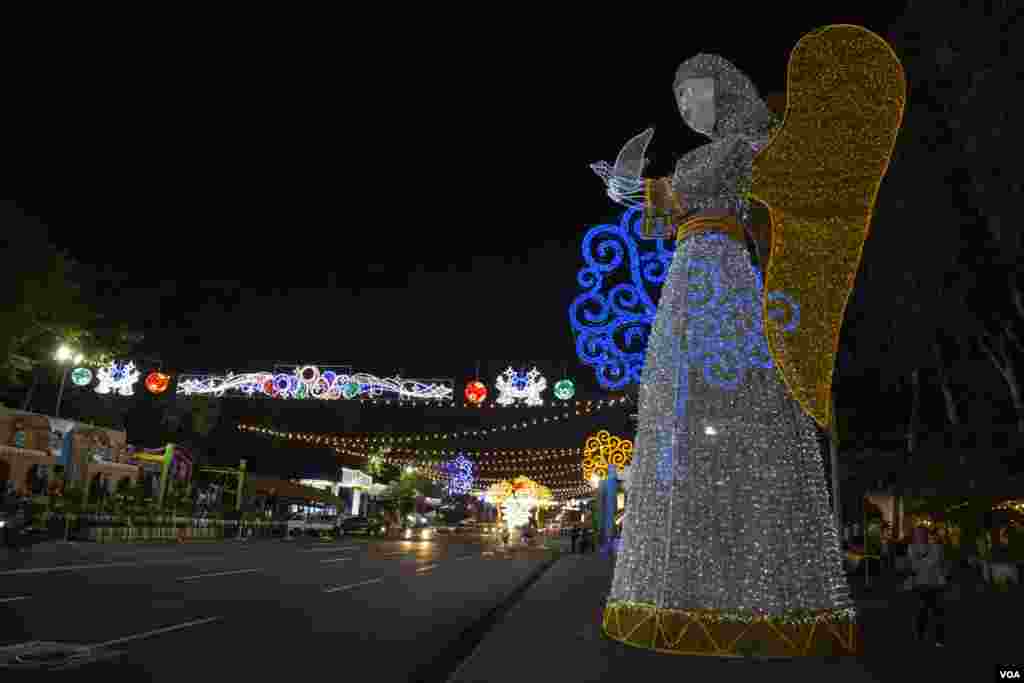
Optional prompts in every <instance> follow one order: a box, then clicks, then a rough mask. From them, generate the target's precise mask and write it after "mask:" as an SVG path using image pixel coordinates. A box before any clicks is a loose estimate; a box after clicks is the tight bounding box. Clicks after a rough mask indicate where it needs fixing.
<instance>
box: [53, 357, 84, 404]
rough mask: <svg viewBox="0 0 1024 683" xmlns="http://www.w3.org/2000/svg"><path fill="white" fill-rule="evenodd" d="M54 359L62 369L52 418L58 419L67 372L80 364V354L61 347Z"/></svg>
mask: <svg viewBox="0 0 1024 683" xmlns="http://www.w3.org/2000/svg"><path fill="white" fill-rule="evenodd" d="M54 358H56V359H57V362H58V363H60V364H61V365H62V366H63V367H64V370H63V372H62V373H61V378H60V391H58V392H57V407H56V408H54V411H53V412H54V417H60V402H61V399H62V398H64V384H65V383H66V382H67V381H68V372H69V371H70V370H71V366H72V365H74V364H76V363H81V362H82V354H80V353H75V352H74V351H72V350H71V349H70V348H68V347H67V346H64V345H61V347H60V348H59V349H57V353H56V354H54Z"/></svg>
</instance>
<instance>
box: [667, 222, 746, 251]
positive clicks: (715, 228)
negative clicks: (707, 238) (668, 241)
mask: <svg viewBox="0 0 1024 683" xmlns="http://www.w3.org/2000/svg"><path fill="white" fill-rule="evenodd" d="M701 232H721V233H724V234H726V235H728V236H729V237H731V238H733V239H734V240H736V241H737V242H739V243H740V244H743V245H746V243H747V239H746V233H745V232H744V230H743V226H742V225H740V222H739V221H737V220H736V218H735V217H734V216H728V215H727V216H701V217H698V218H691V219H690V220H688V221H686V222H684V223H682V224H680V226H679V230H678V232H677V233H676V240H677V241H682V240H684V239H686V238H687V237H690V236H691V235H696V234H697V233H701Z"/></svg>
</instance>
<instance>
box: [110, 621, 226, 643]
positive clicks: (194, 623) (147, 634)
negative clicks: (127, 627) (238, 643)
mask: <svg viewBox="0 0 1024 683" xmlns="http://www.w3.org/2000/svg"><path fill="white" fill-rule="evenodd" d="M223 618H224V617H208V618H206V619H196V620H195V621H186V622H185V623H184V624H178V625H177V626H168V627H167V628H158V629H154V630H152V631H146V632H145V633H136V634H135V635H132V636H125V637H124V638H115V639H114V640H108V641H106V642H103V643H96V644H95V645H90V647H109V646H110V645H119V644H121V643H126V642H128V641H129V640H138V639H140V638H148V637H150V636H155V635H158V634H160V633H170V632H171V631H178V630H180V629H183V628H188V627H189V626H200V625H202V624H209V623H210V622H211V621H219V620H221V619H223Z"/></svg>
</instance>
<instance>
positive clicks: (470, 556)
mask: <svg viewBox="0 0 1024 683" xmlns="http://www.w3.org/2000/svg"><path fill="white" fill-rule="evenodd" d="M474 557H476V555H463V556H462V557H457V558H455V559H457V560H472V559H473V558H474Z"/></svg>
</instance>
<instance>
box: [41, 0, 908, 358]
mask: <svg viewBox="0 0 1024 683" xmlns="http://www.w3.org/2000/svg"><path fill="white" fill-rule="evenodd" d="M878 4H879V5H884V7H883V8H880V9H879V11H876V12H865V11H864V10H863V9H862V6H861V5H860V4H858V6H857V7H858V9H857V10H856V11H855V12H846V13H843V12H827V11H817V12H814V11H811V12H810V13H799V14H797V13H788V14H787V13H781V14H780V13H778V12H773V13H768V12H760V13H759V12H753V13H750V12H748V11H746V10H744V12H743V14H744V20H743V21H742V22H740V23H737V21H736V19H735V15H736V11H727V10H720V11H713V12H712V11H709V12H707V13H706V14H700V13H699V12H698V13H696V14H692V13H691V14H681V15H679V16H678V19H676V22H677V23H676V24H675V27H674V28H673V29H671V30H664V27H663V26H661V25H659V22H654V21H652V22H650V24H649V25H643V24H639V25H637V27H636V28H635V29H631V30H623V29H622V28H621V27H619V28H617V29H615V22H614V21H611V22H609V23H608V24H607V25H604V26H601V25H598V24H595V26H594V28H592V29H588V30H586V31H584V30H583V29H582V28H581V27H580V25H578V24H576V23H575V22H573V21H569V20H560V21H558V22H555V21H552V20H550V19H545V21H543V22H542V21H528V20H523V21H521V22H520V21H513V22H511V23H508V22H506V23H505V24H503V27H504V28H503V29H502V30H498V29H497V28H496V27H491V28H490V29H487V30H480V31H479V32H473V31H466V30H465V29H463V28H459V27H457V26H456V25H454V24H450V25H449V28H447V29H445V28H444V27H443V25H442V26H432V27H431V28H430V30H425V29H424V30H422V31H415V30H402V31H396V32H395V33H394V35H393V36H392V37H390V38H387V39H382V40H381V41H380V42H379V43H375V42H374V41H369V42H364V43H360V44H359V46H358V47H356V46H354V45H352V44H350V43H346V41H342V42H341V43H340V44H339V45H338V46H337V53H336V56H335V60H334V66H333V67H331V66H330V65H325V64H317V65H311V64H306V65H305V67H304V68H299V67H300V66H302V64H301V62H302V58H301V57H298V56H296V58H295V59H296V60H297V61H298V62H299V63H294V64H292V63H290V62H289V61H288V59H287V58H284V57H281V56H280V55H278V57H279V58H281V59H282V60H283V62H282V63H279V64H277V66H276V67H273V68H272V65H273V64H274V60H273V59H271V58H270V57H269V56H265V57H262V56H259V55H258V54H253V55H249V56H248V57H247V58H246V59H245V60H230V59H227V57H228V55H226V54H223V55H220V56H221V58H222V59H220V60H216V62H217V63H214V64H211V63H210V61H209V60H210V59H211V58H212V57H215V55H203V56H197V57H194V58H189V57H182V58H181V59H180V60H177V61H175V62H173V63H170V62H166V61H164V62H162V63H160V64H153V65H152V68H153V69H154V70H155V71H157V72H159V73H152V74H151V75H150V78H148V79H146V80H145V81H136V82H133V83H132V86H133V87H132V89H131V90H130V91H126V90H125V88H124V85H125V82H124V81H123V80H122V79H116V78H114V79H110V80H109V81H108V82H106V83H104V82H102V81H99V82H97V83H94V84H93V87H95V88H96V89H97V90H98V92H96V93H94V95H95V96H100V97H102V96H109V98H110V99H111V101H110V103H109V104H108V106H106V107H104V109H106V111H105V112H104V113H103V114H95V117H96V120H95V124H96V126H97V128H98V129H97V130H95V131H94V134H96V135H98V136H99V137H101V138H103V139H104V142H103V144H102V145H101V146H103V147H105V148H106V158H107V159H108V160H110V161H111V162H113V163H110V164H108V168H110V169H112V170H114V172H113V173H112V174H111V175H110V176H109V177H86V178H83V179H82V181H83V185H82V186H83V188H84V189H83V191H82V192H81V193H80V194H79V193H73V194H67V195H65V196H63V197H59V198H58V197H51V198H48V199H46V200H39V201H36V202H24V203H23V205H24V206H25V208H26V209H27V210H28V211H29V212H30V213H37V214H38V215H40V216H41V218H42V220H43V221H44V222H45V223H47V224H48V225H49V228H50V231H51V235H52V237H53V239H54V241H56V242H57V243H58V244H59V245H61V246H64V247H66V248H67V249H69V250H70V251H71V252H72V253H73V254H74V255H75V256H77V257H78V258H79V259H81V260H84V261H87V262H91V263H97V264H102V265H103V267H104V268H105V269H107V270H108V271H109V276H110V284H109V288H108V290H107V292H108V294H109V295H110V296H111V297H112V298H116V300H118V301H119V302H121V310H122V312H123V315H124V317H125V318H127V319H130V320H131V321H132V322H133V323H135V324H140V325H142V326H144V327H146V328H147V331H148V333H149V337H150V343H151V346H152V348H153V350H154V351H155V352H158V353H159V354H160V355H161V356H162V357H163V358H164V359H165V363H167V364H169V366H171V367H174V368H176V369H180V370H187V369H216V368H228V367H230V368H232V369H235V370H243V369H247V367H246V366H248V365H249V363H250V362H251V361H256V360H261V359H262V360H270V359H274V360H277V359H280V360H289V361H290V360H304V359H311V360H331V361H344V362H350V363H352V364H353V365H357V366H360V367H362V368H365V369H367V370H370V371H375V372H379V373H385V374H386V373H389V372H392V371H397V370H398V369H399V368H403V369H405V370H406V371H407V372H409V373H410V374H412V373H416V374H425V375H427V376H448V375H451V376H466V375H469V374H472V372H473V368H474V359H476V358H480V357H483V358H490V359H509V360H512V359H522V360H524V361H525V360H529V359H533V358H537V359H558V360H562V359H564V360H572V359H575V351H574V347H573V338H572V334H571V331H570V329H569V326H568V322H567V313H566V311H567V308H568V305H569V303H570V302H571V300H572V298H573V297H574V296H575V294H576V292H577V285H576V283H575V279H574V278H575V274H576V271H577V270H578V269H579V267H580V265H581V264H582V258H581V256H580V239H581V237H582V235H583V233H584V232H585V231H586V229H587V228H588V227H590V226H592V225H595V224H597V223H602V222H608V221H610V220H614V219H615V218H616V217H617V216H618V214H619V210H618V209H617V207H615V206H614V205H613V204H611V202H610V201H609V200H608V199H607V198H606V197H605V196H604V194H603V188H602V186H601V183H600V181H599V180H598V179H597V178H596V177H595V176H594V175H593V174H592V173H591V172H590V170H589V169H588V167H587V166H588V164H589V163H591V162H593V161H597V160H600V159H607V160H612V159H613V158H614V156H615V154H616V152H617V150H618V148H619V146H620V145H621V144H622V143H623V142H624V141H625V140H626V139H627V138H629V137H631V136H632V135H634V134H635V133H637V132H639V131H640V130H642V129H644V128H645V127H647V126H650V125H654V126H655V128H656V133H655V138H654V142H653V143H652V169H651V172H653V173H667V172H669V171H670V170H671V168H672V165H673V164H674V160H675V159H676V158H677V157H678V156H680V155H682V154H683V153H685V152H686V151H688V150H689V149H691V148H692V147H694V146H695V145H698V144H700V143H701V140H700V138H698V137H697V136H695V135H693V134H692V133H689V131H687V130H685V129H684V126H683V125H682V123H681V121H680V120H679V116H678V113H677V111H676V109H675V106H674V102H673V99H672V95H671V85H672V78H673V75H674V71H675V69H676V67H677V66H678V65H679V63H680V62H682V61H683V60H685V59H686V58H688V57H689V56H691V55H692V54H694V53H696V52H700V51H707V52H717V53H721V54H723V55H725V56H727V57H728V58H729V59H731V60H733V61H734V62H735V63H736V64H737V65H738V66H740V68H742V69H744V70H745V71H747V72H748V73H750V75H751V76H752V77H753V78H754V80H755V82H756V83H757V84H758V85H759V87H760V88H761V89H762V91H763V92H770V91H776V90H781V89H783V88H784V79H785V68H786V62H787V58H788V51H789V49H790V48H792V46H793V45H794V44H795V42H796V41H797V40H798V39H799V38H800V36H801V35H803V34H804V33H806V32H807V31H808V30H811V29H813V28H815V27H817V26H820V25H823V24H827V23H844V22H856V23H862V24H864V25H866V26H868V27H869V28H872V29H874V30H876V31H879V32H881V33H883V34H884V32H885V30H886V28H887V26H888V25H889V24H890V23H891V21H892V20H893V19H894V18H896V17H897V16H898V15H899V14H900V13H901V10H902V4H903V3H878ZM673 16H674V15H666V21H669V22H671V20H672V19H673ZM609 19H613V18H612V17H609ZM437 23H439V24H443V22H437ZM613 29H615V30H613ZM663 30H664V32H663V34H662V35H658V34H659V32H661V31H663ZM387 33H388V32H387V31H384V32H383V33H382V35H386V34H387ZM385 58H386V59H385ZM289 66H290V67H291V68H289ZM117 105H123V106H124V107H125V108H120V107H118V106H117ZM128 105H130V106H128ZM115 110H116V111H120V114H119V115H118V116H116V117H115V116H112V115H111V114H112V113H113V111H115ZM86 116H93V114H86ZM81 144H83V145H92V144H95V143H93V142H91V141H90V140H82V141H81ZM251 369H258V368H251ZM574 372H575V374H577V375H583V374H585V373H584V371H583V369H582V368H576V369H575V370H574ZM589 374H591V375H592V373H589Z"/></svg>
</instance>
